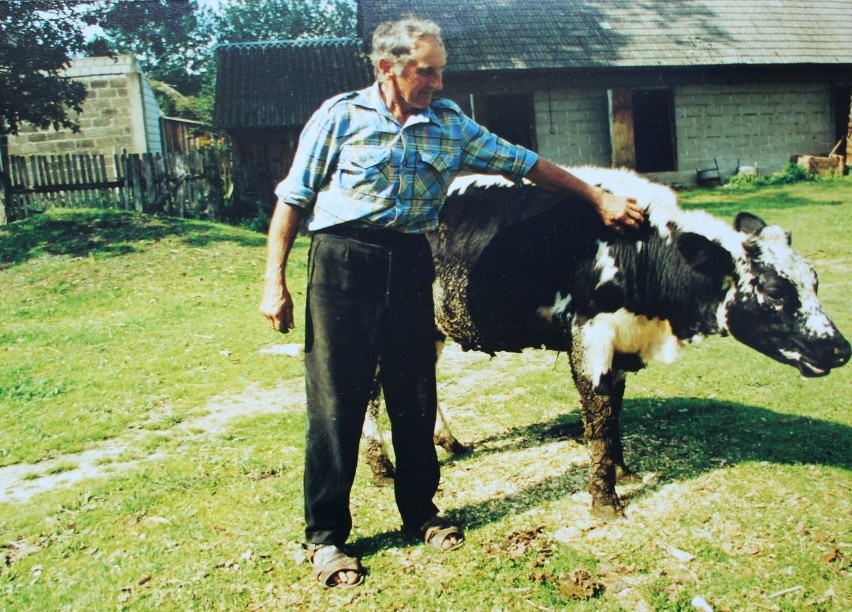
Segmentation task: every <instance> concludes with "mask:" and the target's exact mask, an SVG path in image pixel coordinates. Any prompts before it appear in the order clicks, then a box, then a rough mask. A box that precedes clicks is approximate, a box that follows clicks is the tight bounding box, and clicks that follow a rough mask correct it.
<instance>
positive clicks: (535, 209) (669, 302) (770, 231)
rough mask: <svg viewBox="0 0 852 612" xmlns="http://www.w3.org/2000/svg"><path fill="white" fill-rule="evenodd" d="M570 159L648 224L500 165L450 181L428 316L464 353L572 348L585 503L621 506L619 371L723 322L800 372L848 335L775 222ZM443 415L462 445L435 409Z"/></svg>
mask: <svg viewBox="0 0 852 612" xmlns="http://www.w3.org/2000/svg"><path fill="white" fill-rule="evenodd" d="M570 170H571V172H573V173H574V174H576V175H577V176H579V177H580V178H581V179H583V180H585V181H586V182H588V183H591V184H594V185H600V186H601V187H603V188H604V189H606V190H608V191H610V192H613V193H615V194H618V195H625V196H631V197H634V198H636V199H637V200H638V201H639V203H640V204H641V205H642V206H643V207H644V209H645V211H646V217H647V222H646V223H645V225H644V226H643V227H642V228H641V229H640V230H638V231H634V232H629V233H627V234H624V235H620V234H618V233H616V232H614V231H612V230H609V229H607V228H606V227H604V225H603V224H602V223H601V221H600V219H599V218H598V216H597V215H596V213H595V212H594V211H593V210H592V209H591V208H590V207H588V206H586V205H584V204H581V203H577V202H570V201H567V198H566V196H565V195H564V194H559V193H553V192H548V191H545V190H542V189H540V188H537V187H534V186H532V185H521V186H514V185H512V184H510V183H509V182H508V181H505V180H503V179H499V178H495V177H464V178H461V179H458V180H457V181H456V182H455V183H454V184H453V187H452V189H451V192H450V195H449V197H448V198H447V201H446V204H445V206H444V209H443V211H442V215H441V223H440V227H439V229H438V230H437V231H436V232H434V233H433V234H431V235H430V237H429V239H430V242H431V246H432V251H433V255H434V259H435V267H436V280H435V283H434V296H435V321H436V325H437V328H438V330H439V331H440V332H441V333H442V334H444V335H446V336H448V337H450V338H452V339H453V340H454V341H455V342H457V343H459V344H460V345H461V347H462V348H464V349H465V350H476V351H484V352H486V353H492V354H493V353H496V352H498V351H521V350H523V349H525V348H528V347H534V348H545V349H552V350H557V351H565V352H567V353H568V354H569V355H570V360H571V368H572V372H573V378H574V382H575V384H576V386H577V389H578V391H579V393H580V398H581V412H582V418H583V423H584V436H585V439H586V443H587V444H588V447H589V452H590V456H591V466H590V480H589V490H590V493H591V495H592V506H593V509H594V510H595V511H596V512H598V513H600V514H604V515H619V514H621V513H622V506H621V503H620V501H619V499H618V496H617V494H616V491H615V482H616V478H619V477H622V476H624V475H627V474H629V473H630V472H629V470H628V468H627V466H626V465H625V463H624V456H623V452H622V445H621V435H620V431H619V413H620V411H621V405H622V399H623V397H624V389H625V373H626V372H629V371H636V370H638V369H640V368H642V367H643V366H644V365H645V364H646V363H648V362H649V361H651V360H657V361H662V362H666V363H670V362H672V361H674V360H675V359H676V358H677V356H678V354H679V353H680V350H681V347H682V346H683V345H684V344H687V343H689V342H690V341H692V340H694V339H696V338H700V337H702V336H707V335H710V334H717V333H719V334H723V335H727V334H730V335H731V336H733V337H734V338H736V339H737V340H739V341H740V342H742V343H744V344H746V345H748V346H750V347H752V348H754V349H756V350H758V351H760V352H761V353H764V354H765V355H768V356H769V357H772V358H773V359H775V360H777V361H780V362H781V363H785V364H789V365H792V366H794V367H796V368H798V370H799V371H800V372H801V373H802V374H803V375H804V376H808V377H813V376H823V375H826V374H828V373H829V372H830V371H831V369H832V368H837V367H840V366H842V365H843V364H845V363H846V362H847V361H848V360H849V357H850V346H849V343H848V342H847V341H846V339H845V338H844V337H843V336H842V335H841V334H840V332H839V331H838V330H837V328H836V327H835V326H834V324H833V323H832V322H831V320H830V319H829V318H828V316H827V315H826V314H825V312H823V309H822V306H821V305H820V302H819V300H818V299H817V295H816V289H817V277H816V274H815V273H814V271H813V269H812V268H811V267H810V266H809V265H808V264H807V262H806V261H805V260H804V259H803V258H802V257H801V256H800V255H798V254H797V253H796V252H795V251H794V250H793V249H792V247H791V241H790V235H789V234H788V233H786V232H785V231H784V230H782V229H781V228H780V227H778V226H773V225H766V224H765V223H764V222H763V221H762V220H761V219H759V218H758V217H756V216H754V215H751V214H748V213H741V214H740V215H738V216H737V218H736V221H735V223H734V227H733V228H731V227H729V226H728V225H726V224H724V223H723V222H721V221H720V220H718V219H716V218H714V217H712V216H710V215H709V214H707V213H704V212H698V211H683V210H680V209H679V208H678V206H677V204H676V196H675V194H674V192H673V191H672V190H670V189H669V188H667V187H665V186H662V185H658V184H654V183H651V182H649V181H647V180H645V179H643V178H641V177H639V176H638V175H636V174H634V173H632V172H629V171H624V170H609V169H601V168H572V169H570ZM485 182H488V183H490V186H483V184H484V183H485ZM377 416H378V415H377V409H376V406H375V404H374V405H373V407H372V408H371V410H370V416H369V418H368V426H367V428H366V429H365V431H366V432H367V434H368V438H371V439H372V441H371V443H370V447H371V449H372V451H373V455H376V454H378V455H379V456H381V455H382V454H383V455H384V460H385V461H387V459H386V457H387V454H386V452H385V451H384V450H383V448H384V447H383V442H382V441H381V440H380V438H377V436H378V435H380V434H379V432H378V428H377V427H376V424H375V423H376V421H375V418H376V417H377ZM437 425H438V426H437V427H436V433H441V435H443V436H444V440H443V441H444V443H445V445H446V444H449V445H450V446H449V448H450V450H458V448H456V449H453V448H452V444H453V443H454V442H455V439H454V438H453V437H452V434H449V430H448V429H447V428H446V423H445V421H444V420H443V415H441V416H440V418H439V422H438V424H437ZM455 443H456V444H457V442H455ZM377 451H378V452H377ZM374 459H375V457H374ZM374 471H375V470H374Z"/></svg>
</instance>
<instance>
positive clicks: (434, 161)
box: [414, 150, 458, 199]
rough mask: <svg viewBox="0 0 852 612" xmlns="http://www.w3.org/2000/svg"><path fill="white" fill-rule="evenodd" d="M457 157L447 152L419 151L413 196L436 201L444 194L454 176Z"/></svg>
mask: <svg viewBox="0 0 852 612" xmlns="http://www.w3.org/2000/svg"><path fill="white" fill-rule="evenodd" d="M457 160H458V155H456V154H454V153H450V152H447V151H429V150H426V151H420V164H419V166H420V167H419V168H418V172H417V174H418V176H417V179H418V180H417V186H416V188H415V194H414V195H415V196H417V197H420V198H428V199H437V198H440V197H442V196H443V195H444V193H446V189H447V187H449V184H450V181H451V180H452V179H453V177H454V176H455V170H456V167H457V166H458V163H457Z"/></svg>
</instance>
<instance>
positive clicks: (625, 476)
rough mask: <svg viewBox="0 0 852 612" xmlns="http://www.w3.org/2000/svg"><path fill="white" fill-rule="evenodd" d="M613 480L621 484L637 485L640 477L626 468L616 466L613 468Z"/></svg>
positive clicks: (640, 479)
mask: <svg viewBox="0 0 852 612" xmlns="http://www.w3.org/2000/svg"><path fill="white" fill-rule="evenodd" d="M615 480H616V481H617V482H619V483H621V484H638V483H640V482H642V477H641V476H640V475H639V474H637V473H636V472H634V471H633V470H631V469H630V468H628V467H626V466H623V465H617V466H615Z"/></svg>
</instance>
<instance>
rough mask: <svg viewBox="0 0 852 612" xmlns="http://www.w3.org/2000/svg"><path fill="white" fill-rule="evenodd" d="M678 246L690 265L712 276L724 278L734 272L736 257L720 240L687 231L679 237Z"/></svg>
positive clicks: (700, 272)
mask: <svg viewBox="0 0 852 612" xmlns="http://www.w3.org/2000/svg"><path fill="white" fill-rule="evenodd" d="M677 248H678V250H680V253H681V255H683V258H684V259H685V260H686V263H688V264H689V267H690V268H692V269H693V270H695V271H696V272H698V273H699V274H703V275H704V276H709V277H711V278H718V279H723V278H725V277H726V276H730V275H731V274H733V273H734V258H733V257H731V254H730V253H729V252H728V251H726V250H725V248H724V247H723V246H722V245H721V244H719V243H718V242H714V241H712V240H710V239H709V238H707V237H706V236H702V235H701V234H694V233H692V232H687V233H685V234H681V235H680V236H679V237H678V239H677Z"/></svg>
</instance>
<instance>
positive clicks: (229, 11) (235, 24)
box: [216, 0, 355, 43]
mask: <svg viewBox="0 0 852 612" xmlns="http://www.w3.org/2000/svg"><path fill="white" fill-rule="evenodd" d="M216 22H217V27H216V31H217V40H218V42H220V43H239V42H254V41H266V40H284V39H294V38H321V37H347V36H353V35H354V32H355V8H354V5H353V2H352V1H351V0H317V1H316V2H305V1H304V0H231V2H229V3H227V4H225V5H223V7H222V12H221V13H220V14H219V15H218V16H217V18H216Z"/></svg>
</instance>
